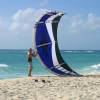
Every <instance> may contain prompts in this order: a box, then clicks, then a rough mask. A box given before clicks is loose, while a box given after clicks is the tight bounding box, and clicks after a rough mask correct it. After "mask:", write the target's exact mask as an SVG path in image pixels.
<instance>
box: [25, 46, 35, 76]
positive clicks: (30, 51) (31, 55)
mask: <svg viewBox="0 0 100 100" xmlns="http://www.w3.org/2000/svg"><path fill="white" fill-rule="evenodd" d="M36 55H37V52H32V48H30V49H29V50H28V53H27V56H28V63H29V67H28V76H32V57H36Z"/></svg>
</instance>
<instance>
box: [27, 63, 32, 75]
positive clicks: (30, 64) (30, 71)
mask: <svg viewBox="0 0 100 100" xmlns="http://www.w3.org/2000/svg"><path fill="white" fill-rule="evenodd" d="M28 76H32V62H29V69H28Z"/></svg>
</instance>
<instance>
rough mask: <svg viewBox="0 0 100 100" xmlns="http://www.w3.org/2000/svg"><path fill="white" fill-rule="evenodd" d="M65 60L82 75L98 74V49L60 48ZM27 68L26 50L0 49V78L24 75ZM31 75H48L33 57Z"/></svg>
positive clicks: (99, 65)
mask: <svg viewBox="0 0 100 100" xmlns="http://www.w3.org/2000/svg"><path fill="white" fill-rule="evenodd" d="M60 52H61V55H62V57H63V58H64V60H65V62H67V64H68V65H69V66H70V67H71V68H72V69H73V70H75V71H76V72H78V73H80V74H82V75H87V74H88V75H97V74H100V51H99V50H61V51H60ZM27 70H28V63H27V50H0V79H8V78H18V77H26V76H27ZM32 74H33V76H41V75H42V76H50V75H53V74H52V73H50V72H49V71H48V70H47V69H46V68H45V67H44V66H43V65H42V64H41V63H40V61H39V59H38V57H37V58H36V59H33V72H32Z"/></svg>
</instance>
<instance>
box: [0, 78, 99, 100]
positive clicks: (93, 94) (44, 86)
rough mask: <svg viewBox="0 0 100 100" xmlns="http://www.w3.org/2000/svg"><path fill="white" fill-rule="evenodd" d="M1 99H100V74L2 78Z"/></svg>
mask: <svg viewBox="0 0 100 100" xmlns="http://www.w3.org/2000/svg"><path fill="white" fill-rule="evenodd" d="M0 100H100V76H87V77H57V76H50V77H32V78H29V77H26V78H16V79H6V80H0Z"/></svg>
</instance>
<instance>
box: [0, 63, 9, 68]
mask: <svg viewBox="0 0 100 100" xmlns="http://www.w3.org/2000/svg"><path fill="white" fill-rule="evenodd" d="M1 67H8V65H7V64H0V68H1Z"/></svg>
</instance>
